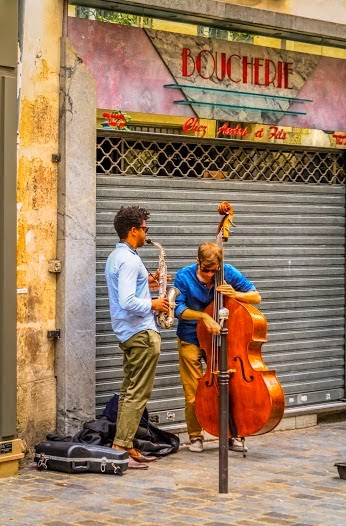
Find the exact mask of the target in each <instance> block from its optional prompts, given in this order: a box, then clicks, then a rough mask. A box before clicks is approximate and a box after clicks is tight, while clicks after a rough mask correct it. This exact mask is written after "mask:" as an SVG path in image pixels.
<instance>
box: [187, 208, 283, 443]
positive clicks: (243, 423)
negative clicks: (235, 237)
mask: <svg viewBox="0 0 346 526" xmlns="http://www.w3.org/2000/svg"><path fill="white" fill-rule="evenodd" d="M218 211H219V213H220V214H221V215H222V216H223V218H222V219H221V221H220V223H219V226H218V231H217V237H216V242H217V244H218V245H219V246H220V247H221V248H222V253H223V243H224V242H225V241H227V240H228V237H229V232H230V229H231V226H232V219H233V209H232V207H231V205H230V204H229V203H227V202H222V203H220V205H219V208H218ZM223 263H224V261H223V258H222V262H221V264H220V271H219V272H218V273H217V274H216V276H215V293H214V301H213V302H212V303H211V304H210V305H209V306H208V307H207V308H206V309H205V312H207V313H208V314H209V315H210V316H212V317H213V318H214V319H215V320H216V321H218V323H222V321H221V320H220V318H219V316H220V313H222V308H223V307H224V308H226V309H228V311H229V314H228V319H227V320H226V321H225V323H226V324H227V340H226V352H227V364H228V372H229V384H228V391H229V436H232V437H241V438H242V439H244V437H247V436H250V435H261V434H264V433H268V432H269V431H272V430H273V429H274V428H275V427H276V426H277V425H278V424H279V422H280V421H281V419H282V417H283V413H284V407H285V399H284V393H283V389H282V387H281V385H280V383H279V381H278V379H277V377H276V372H275V370H269V369H268V368H267V367H266V365H265V364H264V362H263V359H262V354H261V347H262V344H263V343H265V342H266V341H267V339H266V332H267V321H266V318H265V317H264V315H263V314H262V313H261V312H260V311H259V310H258V309H256V308H255V307H254V306H252V305H250V304H247V303H242V302H240V301H238V300H236V299H234V298H229V297H227V296H224V295H222V294H220V293H218V292H217V291H216V288H217V286H218V285H221V284H223V283H224V276H223V268H224V267H223ZM197 336H198V340H199V344H200V348H201V349H203V350H204V351H205V354H206V363H207V365H206V370H205V374H204V376H203V377H202V378H200V380H199V385H198V388H197V393H196V402H195V404H196V405H195V409H196V416H197V419H198V421H199V423H200V424H201V426H202V427H203V429H205V430H206V431H207V432H208V433H210V434H211V435H213V436H219V385H218V374H219V372H220V367H219V361H220V349H221V337H220V335H214V334H210V333H209V332H208V331H207V329H206V327H205V325H204V323H203V322H202V321H199V322H198V324H197Z"/></svg>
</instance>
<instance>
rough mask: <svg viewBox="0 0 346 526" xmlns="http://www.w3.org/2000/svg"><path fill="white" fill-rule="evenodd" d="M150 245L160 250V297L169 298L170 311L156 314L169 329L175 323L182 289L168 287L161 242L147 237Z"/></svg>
mask: <svg viewBox="0 0 346 526" xmlns="http://www.w3.org/2000/svg"><path fill="white" fill-rule="evenodd" d="M146 243H148V245H153V246H155V247H156V248H158V249H159V250H160V258H159V279H158V283H159V298H167V299H168V303H169V309H168V312H158V313H157V315H156V318H157V323H158V324H159V325H160V327H161V328H162V329H169V328H170V327H172V325H173V323H174V308H175V298H176V297H177V296H178V295H179V294H180V290H178V289H177V288H176V287H169V288H168V289H167V266H166V262H165V251H164V249H163V247H162V245H160V244H159V243H156V241H152V240H151V239H146Z"/></svg>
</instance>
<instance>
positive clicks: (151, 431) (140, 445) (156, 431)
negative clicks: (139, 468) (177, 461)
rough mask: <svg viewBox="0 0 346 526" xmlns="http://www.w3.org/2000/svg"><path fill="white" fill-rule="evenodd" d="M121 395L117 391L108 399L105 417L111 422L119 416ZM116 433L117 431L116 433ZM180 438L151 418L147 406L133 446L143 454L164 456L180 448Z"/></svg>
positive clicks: (114, 421) (104, 412)
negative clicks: (160, 426)
mask: <svg viewBox="0 0 346 526" xmlns="http://www.w3.org/2000/svg"><path fill="white" fill-rule="evenodd" d="M118 401H119V395H118V394H117V393H116V394H115V395H114V396H112V398H111V399H110V400H109V401H108V403H107V405H106V407H105V409H104V411H103V418H106V420H107V421H108V422H109V423H114V424H115V423H116V421H117V416H118ZM114 434H115V433H114ZM179 445H180V440H179V437H178V436H177V435H174V434H173V433H170V432H169V431H165V430H164V429H160V428H158V427H157V426H155V425H154V424H153V423H152V422H150V420H149V413H148V410H147V408H146V407H145V409H144V411H143V415H142V418H141V420H140V422H139V426H138V429H137V431H136V435H135V438H134V441H133V447H135V448H137V449H139V451H140V452H141V453H142V455H153V456H156V457H163V456H165V455H169V454H171V453H176V452H177V451H178V450H179Z"/></svg>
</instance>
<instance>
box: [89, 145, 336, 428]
mask: <svg viewBox="0 0 346 526" xmlns="http://www.w3.org/2000/svg"><path fill="white" fill-rule="evenodd" d="M175 140H176V139H175ZM131 154H132V155H133V159H135V152H132V153H131ZM107 155H108V154H107ZM126 155H127V159H128V156H129V155H130V154H129V153H127V154H126ZM141 155H142V153H141V152H138V156H141ZM117 162H118V161H117ZM123 167H124V165H123ZM204 168H205V169H208V167H204ZM122 173H123V172H121V170H120V169H115V170H113V171H112V170H111V169H110V170H108V173H107V170H103V171H101V170H98V173H97V321H96V324H97V345H96V348H97V349H96V350H97V358H96V360H97V362H96V364H97V365H96V366H97V393H96V405H97V413H98V414H100V413H101V412H102V409H103V407H104V405H105V403H106V402H107V400H108V399H109V398H110V397H111V396H112V395H113V393H114V392H116V391H119V387H120V384H121V378H122V352H121V350H120V349H119V347H118V344H117V342H116V338H115V336H114V334H113V332H112V328H111V323H110V318H109V305H108V295H107V287H106V282H105V277H104V267H105V262H106V259H107V256H108V255H109V253H110V252H111V251H112V249H113V247H114V245H115V243H116V242H117V236H116V233H115V232H114V228H113V218H114V214H115V212H116V211H117V210H119V208H120V207H121V206H130V205H134V204H136V205H140V206H143V207H145V208H147V209H148V210H149V211H150V219H149V221H148V224H149V226H150V236H149V237H150V238H151V239H152V240H154V241H157V242H158V243H160V244H161V245H162V246H163V247H164V248H165V252H166V261H167V265H168V271H169V273H170V274H172V275H173V277H174V275H175V273H176V271H177V270H178V269H179V268H181V267H183V266H185V265H188V264H192V263H194V262H195V259H196V252H197V247H198V245H199V244H200V243H202V242H203V241H206V240H210V241H213V240H215V233H216V228H217V225H218V223H219V221H220V216H219V214H218V213H217V205H218V204H219V203H220V202H221V201H229V202H230V203H231V204H232V206H233V208H234V213H235V216H234V223H235V227H234V229H233V231H232V233H231V236H230V239H229V241H228V243H227V244H226V245H225V259H226V261H228V262H231V263H232V264H233V265H235V266H236V267H237V268H238V269H239V270H241V271H242V272H243V273H244V274H245V275H246V276H247V277H249V278H250V279H251V280H252V281H254V283H255V284H256V287H257V289H258V290H259V292H260V293H261V296H262V303H261V305H260V306H259V308H260V310H261V311H262V312H263V314H264V315H265V316H266V318H267V321H268V334H267V338H268V343H266V344H264V345H263V346H262V355H263V360H264V362H265V364H266V365H267V367H268V368H270V369H276V371H277V375H278V378H279V380H280V382H281V384H282V386H283V388H284V392H285V396H286V406H287V407H288V408H290V407H298V406H300V407H303V406H306V407H310V406H313V405H314V404H321V403H332V402H335V401H337V400H341V399H342V398H343V397H344V395H345V345H344V343H345V342H344V325H345V188H344V186H343V184H339V185H337V184H321V185H318V184H299V183H292V182H291V183H281V184H278V183H277V182H266V181H265V180H255V181H254V180H243V181H239V180H236V179H229V180H224V179H222V180H218V179H213V178H203V177H160V176H155V175H154V176H153V175H152V174H150V175H147V176H144V175H143V176H142V177H134V176H131V175H129V176H121V174H122ZM140 255H141V257H142V259H143V261H144V263H145V264H146V266H147V268H148V269H149V270H151V271H155V270H156V268H157V264H158V256H159V251H158V250H157V249H156V248H154V247H151V246H149V245H146V246H145V247H143V248H141V249H140ZM183 408H184V397H183V391H182V387H181V384H180V378H179V366H178V356H177V345H176V336H175V326H174V327H173V328H172V329H170V330H163V331H162V353H161V357H160V360H159V364H158V368H157V373H156V380H155V385H154V390H153V393H152V397H151V399H150V402H149V403H148V409H149V412H150V415H151V419H152V420H153V421H155V422H157V423H158V424H160V425H161V426H162V427H166V428H170V429H173V430H176V431H178V430H182V429H184V427H185V423H184V409H183Z"/></svg>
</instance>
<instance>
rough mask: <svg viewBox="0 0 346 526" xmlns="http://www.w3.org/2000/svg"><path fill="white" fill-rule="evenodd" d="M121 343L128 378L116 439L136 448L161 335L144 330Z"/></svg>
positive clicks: (157, 357) (120, 409) (153, 374)
mask: <svg viewBox="0 0 346 526" xmlns="http://www.w3.org/2000/svg"><path fill="white" fill-rule="evenodd" d="M119 346H120V348H121V349H122V351H123V352H124V360H123V369H124V379H123V382H122V385H121V388H120V393H119V404H118V417H117V428H116V435H115V438H114V442H113V443H114V444H116V445H118V446H122V447H126V448H132V447H133V439H134V436H135V434H136V432H137V429H138V425H139V422H140V419H141V417H142V414H143V411H144V408H145V406H146V404H147V402H148V400H149V398H150V395H151V392H152V389H153V385H154V379H155V372H156V365H157V361H158V359H159V356H160V349H161V336H160V335H159V334H158V333H157V332H156V331H153V330H149V331H141V332H138V333H137V334H135V335H134V336H132V337H131V338H129V339H128V340H126V342H124V343H121V344H119Z"/></svg>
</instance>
